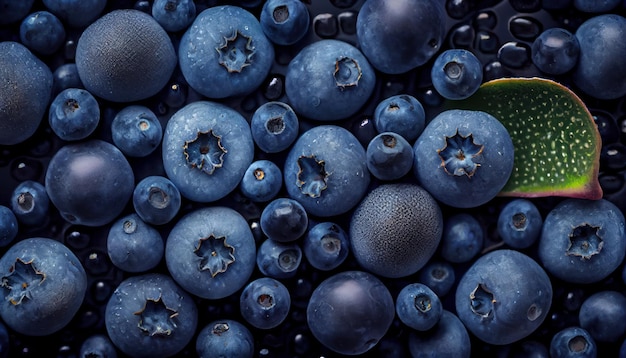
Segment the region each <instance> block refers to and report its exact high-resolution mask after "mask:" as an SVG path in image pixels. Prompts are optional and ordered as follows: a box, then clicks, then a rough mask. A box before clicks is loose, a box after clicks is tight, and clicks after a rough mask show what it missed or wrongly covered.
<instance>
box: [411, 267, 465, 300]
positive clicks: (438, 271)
mask: <svg viewBox="0 0 626 358" xmlns="http://www.w3.org/2000/svg"><path fill="white" fill-rule="evenodd" d="M418 275H419V276H418V277H419V282H421V283H423V284H425V285H426V286H428V288H430V289H431V290H433V292H435V294H437V296H439V297H444V296H446V295H447V294H448V292H450V290H451V289H452V287H454V282H455V281H456V275H455V273H454V267H452V265H451V264H450V263H449V262H446V261H433V260H431V261H429V262H428V263H427V264H426V266H424V267H423V268H422V269H421V270H420V271H419V273H418Z"/></svg>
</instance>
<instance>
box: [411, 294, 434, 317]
mask: <svg viewBox="0 0 626 358" xmlns="http://www.w3.org/2000/svg"><path fill="white" fill-rule="evenodd" d="M415 308H417V310H418V311H420V312H422V313H426V312H428V311H430V309H431V308H432V302H431V301H430V297H428V295H425V294H419V295H417V296H415Z"/></svg>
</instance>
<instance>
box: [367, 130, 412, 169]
mask: <svg viewBox="0 0 626 358" xmlns="http://www.w3.org/2000/svg"><path fill="white" fill-rule="evenodd" d="M365 154H366V156H367V169H368V170H369V171H370V173H372V175H373V176H375V177H376V178H378V179H380V180H396V179H400V178H402V177H403V176H405V175H406V174H408V173H409V172H410V171H411V168H412V167H413V147H412V146H411V144H409V142H407V141H406V139H404V137H402V136H401V135H399V134H397V133H394V132H383V133H381V134H379V135H377V136H376V137H374V138H373V139H372V140H371V141H370V143H369V144H368V145H367V151H366V152H365Z"/></svg>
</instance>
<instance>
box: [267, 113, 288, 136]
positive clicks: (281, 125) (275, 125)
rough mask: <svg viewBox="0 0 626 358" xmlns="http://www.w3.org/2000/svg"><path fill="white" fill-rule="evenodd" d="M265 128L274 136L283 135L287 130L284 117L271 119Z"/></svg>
mask: <svg viewBox="0 0 626 358" xmlns="http://www.w3.org/2000/svg"><path fill="white" fill-rule="evenodd" d="M265 128H267V131H268V132H270V133H272V134H274V135H278V134H281V133H282V132H283V131H284V130H285V120H284V119H283V116H278V117H274V118H270V120H269V121H267V123H265Z"/></svg>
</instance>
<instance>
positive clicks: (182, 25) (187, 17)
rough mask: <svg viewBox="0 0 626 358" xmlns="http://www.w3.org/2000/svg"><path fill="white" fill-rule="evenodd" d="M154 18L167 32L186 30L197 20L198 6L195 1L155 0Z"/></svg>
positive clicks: (153, 5) (153, 6)
mask: <svg viewBox="0 0 626 358" xmlns="http://www.w3.org/2000/svg"><path fill="white" fill-rule="evenodd" d="M152 17H154V19H155V20H156V21H157V22H158V23H159V25H161V26H163V28H164V29H165V31H170V32H177V31H181V30H185V29H186V28H187V26H189V24H191V22H192V21H193V20H194V19H195V18H196V5H195V4H194V2H193V0H155V1H154V3H153V4H152Z"/></svg>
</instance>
